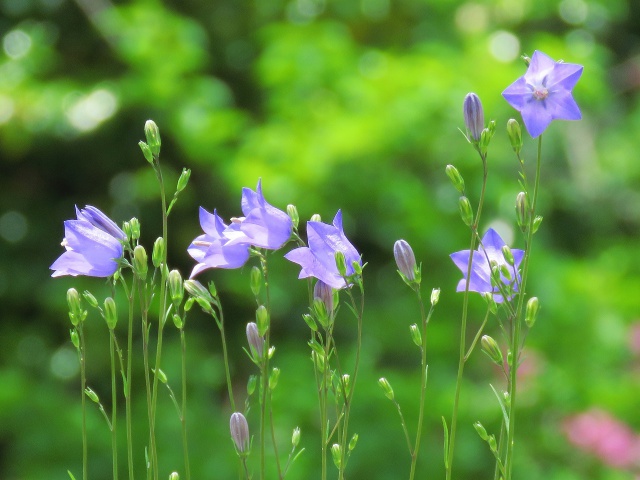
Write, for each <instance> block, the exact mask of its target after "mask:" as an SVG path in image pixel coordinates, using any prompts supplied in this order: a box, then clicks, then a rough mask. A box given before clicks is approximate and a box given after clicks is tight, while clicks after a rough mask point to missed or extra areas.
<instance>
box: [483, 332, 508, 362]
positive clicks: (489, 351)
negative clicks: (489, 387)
mask: <svg viewBox="0 0 640 480" xmlns="http://www.w3.org/2000/svg"><path fill="white" fill-rule="evenodd" d="M480 343H481V345H482V351H483V352H484V353H485V354H486V355H487V357H489V358H490V359H491V360H492V361H493V363H495V364H496V365H499V366H502V362H503V357H502V351H501V350H500V347H499V346H498V343H497V342H496V341H495V340H494V339H493V338H491V337H490V336H489V335H483V336H482V338H481V339H480Z"/></svg>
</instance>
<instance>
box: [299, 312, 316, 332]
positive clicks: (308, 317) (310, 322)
mask: <svg viewBox="0 0 640 480" xmlns="http://www.w3.org/2000/svg"><path fill="white" fill-rule="evenodd" d="M302 319H303V320H304V322H305V323H306V324H307V325H308V326H309V328H310V329H311V330H313V331H314V332H317V331H318V325H317V324H316V321H315V320H314V319H313V317H312V316H311V315H309V314H308V313H305V314H304V315H302Z"/></svg>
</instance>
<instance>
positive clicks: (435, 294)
mask: <svg viewBox="0 0 640 480" xmlns="http://www.w3.org/2000/svg"><path fill="white" fill-rule="evenodd" d="M439 301H440V289H439V288H434V289H433V290H431V306H432V307H435V306H436V305H437V304H438V302H439Z"/></svg>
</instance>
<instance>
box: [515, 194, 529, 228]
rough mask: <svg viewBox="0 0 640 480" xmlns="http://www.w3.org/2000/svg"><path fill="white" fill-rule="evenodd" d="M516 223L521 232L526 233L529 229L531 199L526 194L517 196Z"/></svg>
mask: <svg viewBox="0 0 640 480" xmlns="http://www.w3.org/2000/svg"><path fill="white" fill-rule="evenodd" d="M516 221H517V223H518V226H519V227H520V230H522V232H526V231H527V228H529V199H528V198H527V194H526V193H525V192H520V193H518V195H517V196H516Z"/></svg>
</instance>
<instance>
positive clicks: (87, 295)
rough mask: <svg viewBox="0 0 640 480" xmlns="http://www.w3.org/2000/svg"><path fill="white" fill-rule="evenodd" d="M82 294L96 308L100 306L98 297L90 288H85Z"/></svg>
mask: <svg viewBox="0 0 640 480" xmlns="http://www.w3.org/2000/svg"><path fill="white" fill-rule="evenodd" d="M82 296H83V297H84V299H85V300H86V301H87V303H88V304H89V305H91V306H92V307H93V308H96V307H97V306H98V299H97V298H96V297H95V296H94V295H93V293H91V292H90V291H89V290H85V291H84V292H82Z"/></svg>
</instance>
